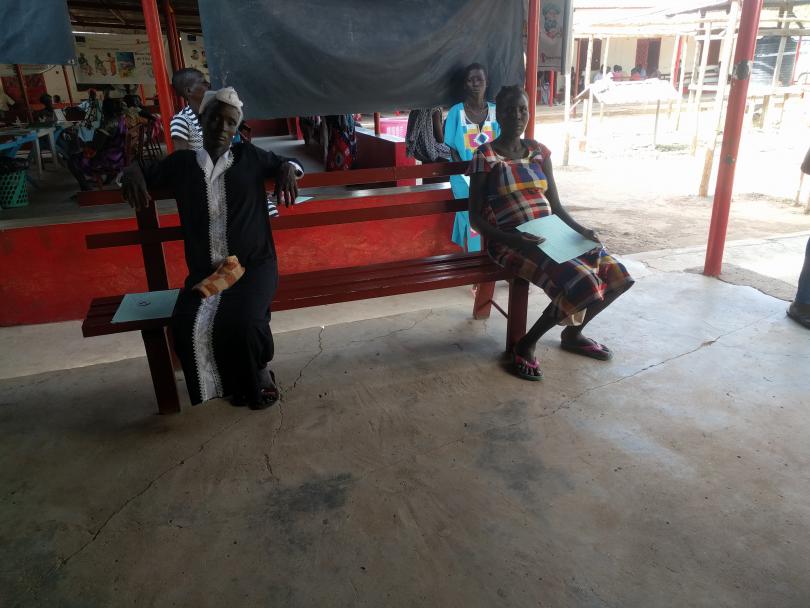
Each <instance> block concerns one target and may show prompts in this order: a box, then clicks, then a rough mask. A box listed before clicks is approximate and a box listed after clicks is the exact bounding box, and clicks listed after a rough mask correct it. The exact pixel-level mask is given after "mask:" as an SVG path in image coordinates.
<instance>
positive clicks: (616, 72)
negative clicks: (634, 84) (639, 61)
mask: <svg viewBox="0 0 810 608" xmlns="http://www.w3.org/2000/svg"><path fill="white" fill-rule="evenodd" d="M624 79H625V75H624V72H622V66H620V65H618V64H616V65H614V66H613V80H624Z"/></svg>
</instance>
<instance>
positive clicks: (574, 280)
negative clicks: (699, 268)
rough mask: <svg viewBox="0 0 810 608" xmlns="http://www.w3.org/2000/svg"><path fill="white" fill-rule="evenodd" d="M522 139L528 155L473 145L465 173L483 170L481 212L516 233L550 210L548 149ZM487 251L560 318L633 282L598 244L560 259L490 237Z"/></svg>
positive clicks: (622, 268) (499, 227) (504, 229)
mask: <svg viewBox="0 0 810 608" xmlns="http://www.w3.org/2000/svg"><path fill="white" fill-rule="evenodd" d="M523 143H524V144H526V146H527V148H528V154H527V156H526V157H525V158H522V159H520V160H510V159H506V158H503V157H501V156H499V155H498V154H497V153H496V152H495V150H493V149H492V146H491V145H490V144H484V145H482V146H481V147H480V148H478V150H476V152H475V156H473V159H472V161H470V167H469V169H468V170H467V174H468V175H473V174H475V173H485V174H487V180H486V203H485V204H484V208H483V215H484V218H485V219H486V220H487V221H488V222H489V223H490V224H492V225H493V226H495V227H496V228H498V229H499V230H502V231H504V232H515V231H516V228H517V226H519V225H520V224H523V223H524V222H528V221H529V220H533V219H536V218H539V217H545V216H547V215H551V214H552V211H551V205H550V204H549V202H548V199H546V196H545V194H544V193H545V191H546V190H547V189H548V181H547V179H546V176H545V174H544V173H543V168H542V164H543V161H544V160H545V159H546V158H548V157H549V155H550V154H551V152H550V151H549V150H548V148H546V147H545V146H544V145H542V144H539V143H537V142H536V141H532V140H524V142H523ZM487 252H488V253H489V255H490V256H491V257H492V259H493V260H495V262H497V263H498V264H499V265H501V266H503V267H504V268H507V269H509V270H511V271H512V272H514V274H515V275H516V276H518V277H520V278H523V279H526V280H527V281H530V282H532V283H534V284H535V285H537V286H538V287H540V288H541V289H542V290H543V291H545V292H546V295H548V297H549V298H551V306H553V307H554V309H556V314H557V317H556V318H557V319H559V320H560V321H564V320H566V319H567V318H569V317H571V316H572V315H576V313H578V312H580V311H584V310H585V308H587V307H588V305H590V304H592V303H593V302H596V301H598V300H602V299H603V298H604V297H605V294H606V293H608V292H611V291H613V290H615V289H619V288H622V287H624V286H625V285H631V284H632V283H633V278H632V277H631V276H630V275H629V273H628V272H627V269H626V268H625V267H624V266H623V265H622V264H621V262H619V261H618V260H616V259H615V258H614V257H613V256H611V255H610V254H609V253H608V252H607V251H606V250H605V249H604V248H603V247H600V248H598V249H594V250H593V251H589V252H587V253H585V254H583V255H581V256H579V257H577V258H574V259H573V260H569V261H567V262H563V263H561V264H558V263H557V262H555V261H554V260H552V259H551V258H549V257H548V256H547V255H546V254H545V253H543V252H542V251H541V250H540V248H537V249H533V250H531V251H530V252H528V253H525V252H522V251H517V250H515V249H512V248H511V247H508V246H506V245H504V244H502V243H497V242H493V241H489V242H488V243H487ZM577 316H579V315H577Z"/></svg>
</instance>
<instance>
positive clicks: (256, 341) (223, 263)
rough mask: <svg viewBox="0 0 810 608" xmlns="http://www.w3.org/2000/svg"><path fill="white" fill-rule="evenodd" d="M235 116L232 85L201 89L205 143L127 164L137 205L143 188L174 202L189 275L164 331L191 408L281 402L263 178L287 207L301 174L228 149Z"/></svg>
mask: <svg viewBox="0 0 810 608" xmlns="http://www.w3.org/2000/svg"><path fill="white" fill-rule="evenodd" d="M241 120H242V102H241V101H240V100H239V97H238V96H237V93H236V91H235V90H234V89H233V88H231V87H227V88H224V89H220V90H218V91H208V92H207V93H206V94H205V96H204V98H203V100H202V103H201V104H200V121H201V123H202V129H203V147H202V148H201V149H199V150H196V151H192V150H178V151H176V152H175V153H174V154H171V155H169V156H167V157H166V158H164V159H163V160H161V161H160V162H158V163H157V164H155V165H153V166H152V167H150V168H148V169H147V170H146V171H145V173H142V172H141V169H140V168H139V167H138V165H137V164H133V165H130V166H129V167H127V169H126V171H125V172H124V179H123V189H124V197H125V199H126V200H127V201H129V202H130V204H133V205H135V206H136V207H138V208H140V207H142V206H148V205H149V204H150V202H149V199H148V192H147V188H169V189H171V190H173V192H174V197H175V198H176V200H177V208H178V211H179V212H180V222H181V225H182V229H183V241H184V244H185V258H186V264H187V266H188V276H187V277H186V280H185V285H184V288H183V289H182V291H181V292H180V295H179V296H178V299H177V304H176V305H175V308H174V313H173V316H172V323H171V326H172V332H173V335H174V346H175V350H176V352H177V354H178V356H179V357H180V361H181V362H182V364H183V373H184V374H185V377H186V386H187V387H188V391H189V396H190V398H191V403H192V404H194V405H196V404H198V403H201V402H203V401H207V400H208V399H214V398H216V397H223V396H230V397H231V401H232V403H233V404H234V405H248V406H249V407H250V408H251V409H264V408H266V407H269V406H271V405H272V404H273V403H275V402H276V401H278V399H279V389H278V385H277V384H276V382H275V377H274V375H273V373H272V372H271V371H270V370H269V369H268V368H267V365H268V363H269V362H270V361H271V360H272V359H273V335H272V333H271V331H270V304H271V302H272V300H273V296H274V294H275V291H276V286H277V284H278V268H277V262H276V250H275V246H274V244H273V233H272V230H271V227H270V223H269V222H268V221H267V207H266V197H265V195H266V193H265V190H264V180H266V179H269V178H274V179H275V180H276V195H277V197H278V200H279V202H280V203H283V204H286V205H288V206H289V205H291V204H292V203H294V202H295V198H296V196H297V193H298V188H297V186H296V183H295V182H296V178H297V177H300V176H301V175H303V172H302V171H301V170H300V166H299V165H298V164H297V163H296V162H295V161H293V160H292V159H287V158H283V157H280V156H277V155H275V154H273V153H272V152H265V151H264V150H262V149H261V148H257V147H256V146H254V145H253V144H249V143H240V144H232V140H233V136H234V135H235V134H236V129H237V127H238V125H239V123H240V122H241Z"/></svg>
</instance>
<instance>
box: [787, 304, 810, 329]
mask: <svg viewBox="0 0 810 608" xmlns="http://www.w3.org/2000/svg"><path fill="white" fill-rule="evenodd" d="M787 316H788V317H790V318H791V319H793V320H794V321H796V323H798V324H799V325H801V326H803V327H806V328H807V329H810V304H801V303H800V302H791V304H790V306H789V307H788V309H787Z"/></svg>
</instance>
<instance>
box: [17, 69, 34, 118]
mask: <svg viewBox="0 0 810 608" xmlns="http://www.w3.org/2000/svg"><path fill="white" fill-rule="evenodd" d="M14 71H15V72H17V80H19V81H20V92H21V94H22V98H23V103H25V113H26V115H27V116H28V122H34V115H33V114H32V113H31V102H30V101H29V100H28V89H26V88H25V76H23V72H22V67H20V64H19V63H15V64H14Z"/></svg>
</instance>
